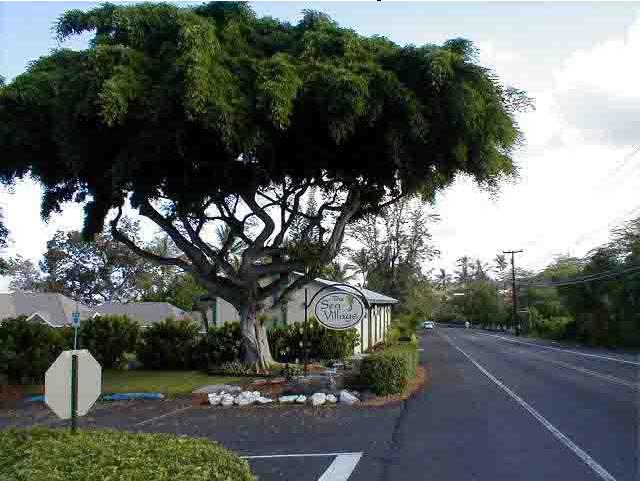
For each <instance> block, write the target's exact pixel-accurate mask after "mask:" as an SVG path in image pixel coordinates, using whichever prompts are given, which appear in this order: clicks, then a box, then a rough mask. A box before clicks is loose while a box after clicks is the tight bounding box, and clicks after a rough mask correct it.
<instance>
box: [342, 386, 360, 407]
mask: <svg viewBox="0 0 641 481" xmlns="http://www.w3.org/2000/svg"><path fill="white" fill-rule="evenodd" d="M339 396H340V400H341V403H343V404H347V405H348V406H351V405H352V404H355V403H357V402H358V398H357V397H356V396H354V395H353V394H351V393H349V392H348V391H346V390H344V389H343V390H342V391H341V392H340V394H339Z"/></svg>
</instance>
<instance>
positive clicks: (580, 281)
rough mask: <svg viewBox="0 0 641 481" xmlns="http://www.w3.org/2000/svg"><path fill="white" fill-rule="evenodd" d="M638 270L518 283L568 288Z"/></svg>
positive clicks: (637, 269) (627, 269)
mask: <svg viewBox="0 0 641 481" xmlns="http://www.w3.org/2000/svg"><path fill="white" fill-rule="evenodd" d="M639 270H640V268H639V267H628V268H626V269H621V270H611V271H604V272H597V273H594V274H590V275H586V276H582V277H575V278H569V279H563V280H560V281H550V282H524V283H520V284H519V285H520V286H523V287H562V286H570V285H575V284H584V283H587V282H594V281H600V280H605V279H613V278H616V277H619V276H622V275H625V274H629V273H633V272H639Z"/></svg>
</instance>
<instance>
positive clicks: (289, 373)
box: [279, 363, 303, 381]
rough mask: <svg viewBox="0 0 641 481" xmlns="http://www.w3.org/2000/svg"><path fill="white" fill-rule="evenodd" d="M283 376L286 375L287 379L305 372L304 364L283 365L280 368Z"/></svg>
mask: <svg viewBox="0 0 641 481" xmlns="http://www.w3.org/2000/svg"><path fill="white" fill-rule="evenodd" d="M279 374H280V375H281V376H285V377H286V378H287V380H288V381H289V380H291V379H292V378H293V377H295V376H300V375H301V374H303V366H301V365H300V364H289V363H288V364H285V365H284V366H283V367H281V368H280V373H279Z"/></svg>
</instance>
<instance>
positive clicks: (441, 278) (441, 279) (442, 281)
mask: <svg viewBox="0 0 641 481" xmlns="http://www.w3.org/2000/svg"><path fill="white" fill-rule="evenodd" d="M436 280H437V285H438V287H439V288H440V289H442V290H445V289H447V286H448V285H449V284H450V282H452V276H451V275H450V274H448V273H447V272H446V271H445V269H439V273H438V274H436Z"/></svg>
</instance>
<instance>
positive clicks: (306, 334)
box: [267, 317, 359, 362]
mask: <svg viewBox="0 0 641 481" xmlns="http://www.w3.org/2000/svg"><path fill="white" fill-rule="evenodd" d="M267 338H268V341H269V347H270V350H271V353H272V357H273V358H274V359H276V360H278V361H279V362H293V361H295V360H296V359H298V360H301V359H304V358H305V345H307V346H309V350H310V351H309V358H310V359H317V360H320V359H334V360H339V359H347V358H348V357H350V356H351V355H352V354H354V349H356V347H358V346H359V335H358V331H357V330H356V329H347V330H344V331H334V330H331V329H327V328H325V327H323V325H322V324H321V323H319V322H318V321H317V320H316V318H315V317H311V318H310V319H309V320H308V322H307V330H306V329H305V324H304V323H296V324H291V325H289V326H285V327H276V328H273V329H270V330H269V331H268V332H267Z"/></svg>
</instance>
